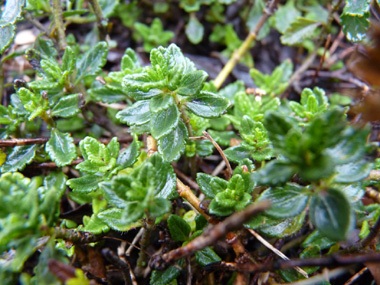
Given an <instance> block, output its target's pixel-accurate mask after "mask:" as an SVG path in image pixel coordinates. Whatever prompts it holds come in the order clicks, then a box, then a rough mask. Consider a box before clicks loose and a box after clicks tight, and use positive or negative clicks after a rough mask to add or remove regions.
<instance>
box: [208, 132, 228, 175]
mask: <svg viewBox="0 0 380 285" xmlns="http://www.w3.org/2000/svg"><path fill="white" fill-rule="evenodd" d="M203 135H204V136H205V137H206V138H208V139H209V140H210V141H211V142H212V144H213V145H214V146H215V148H216V150H217V151H218V152H219V154H220V155H221V157H222V158H223V161H224V162H225V164H226V166H227V171H226V176H227V180H229V179H230V178H231V176H232V168H231V165H230V162H229V161H228V159H227V157H226V155H225V154H224V152H223V150H222V149H221V148H220V146H219V145H218V144H217V143H216V141H214V139H213V138H212V137H211V136H210V134H209V133H208V132H206V131H204V132H203Z"/></svg>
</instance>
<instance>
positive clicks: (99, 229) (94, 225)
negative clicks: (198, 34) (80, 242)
mask: <svg viewBox="0 0 380 285" xmlns="http://www.w3.org/2000/svg"><path fill="white" fill-rule="evenodd" d="M83 224H84V228H83V231H86V232H90V233H92V234H94V235H99V234H101V233H106V232H108V231H109V230H110V228H109V227H108V226H107V225H106V224H105V223H104V222H103V221H102V220H101V219H99V218H98V217H97V215H95V214H93V215H92V216H91V218H90V217H88V216H84V217H83Z"/></svg>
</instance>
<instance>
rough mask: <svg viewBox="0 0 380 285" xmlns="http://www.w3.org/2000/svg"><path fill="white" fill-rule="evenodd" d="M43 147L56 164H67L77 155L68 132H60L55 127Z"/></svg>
mask: <svg viewBox="0 0 380 285" xmlns="http://www.w3.org/2000/svg"><path fill="white" fill-rule="evenodd" d="M45 148H46V151H47V153H48V154H49V155H50V157H51V159H52V160H53V161H54V162H55V163H56V164H57V166H64V165H67V164H69V163H71V162H72V161H73V160H74V158H76V156H77V153H76V148H75V145H74V140H73V138H72V137H71V136H70V134H67V133H61V132H60V131H58V130H57V129H53V130H52V131H51V137H50V139H49V141H48V142H47V143H46V146H45Z"/></svg>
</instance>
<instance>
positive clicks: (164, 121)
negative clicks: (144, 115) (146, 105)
mask: <svg viewBox="0 0 380 285" xmlns="http://www.w3.org/2000/svg"><path fill="white" fill-rule="evenodd" d="M179 116H180V113H179V111H178V108H177V106H176V105H174V104H173V105H169V107H168V108H167V109H163V110H161V111H158V112H157V113H153V114H152V118H151V120H150V131H151V134H152V136H153V137H154V138H155V139H160V138H162V137H163V136H165V135H167V134H169V133H170V132H171V131H173V130H174V129H175V128H176V127H177V125H178V121H179Z"/></svg>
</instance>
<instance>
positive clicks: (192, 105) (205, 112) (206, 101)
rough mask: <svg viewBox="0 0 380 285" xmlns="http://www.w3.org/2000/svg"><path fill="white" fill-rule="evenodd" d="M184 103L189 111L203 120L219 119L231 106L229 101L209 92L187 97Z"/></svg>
mask: <svg viewBox="0 0 380 285" xmlns="http://www.w3.org/2000/svg"><path fill="white" fill-rule="evenodd" d="M184 101H185V102H186V103H185V105H186V108H187V109H188V110H189V111H191V112H193V113H194V114H195V115H198V116H200V117H203V118H214V117H218V116H220V115H221V114H222V113H224V112H225V111H226V109H227V107H228V106H229V102H228V100H227V99H225V98H223V97H220V96H218V95H216V94H214V93H211V92H207V91H201V92H200V93H199V94H197V95H195V96H191V97H187V98H186V99H185V100H184Z"/></svg>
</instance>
